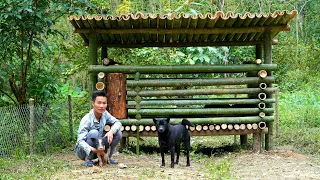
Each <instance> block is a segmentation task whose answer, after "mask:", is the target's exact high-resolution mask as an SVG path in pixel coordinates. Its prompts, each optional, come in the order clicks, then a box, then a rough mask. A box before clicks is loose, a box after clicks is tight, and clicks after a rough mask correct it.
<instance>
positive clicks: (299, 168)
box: [52, 147, 320, 180]
mask: <svg viewBox="0 0 320 180" xmlns="http://www.w3.org/2000/svg"><path fill="white" fill-rule="evenodd" d="M226 156H228V157H230V159H231V161H230V169H231V173H232V176H233V177H234V179H246V180H257V179H259V180H277V179H279V180H280V179H281V180H283V179H288V180H289V179H290V180H292V179H301V180H309V179H320V163H319V159H316V158H313V157H310V156H306V155H302V154H298V153H295V152H294V151H293V149H292V148H291V147H280V148H278V149H277V150H273V151H268V152H263V153H253V152H251V151H245V152H241V153H227V154H225V155H224V156H223V157H211V158H206V161H212V163H213V164H214V163H216V162H219V161H221V160H223V159H225V157H226ZM169 158H170V157H169V155H168V154H167V155H166V165H167V166H166V167H165V168H160V167H159V166H160V162H161V158H160V155H159V154H150V155H129V154H126V153H119V154H118V155H116V156H115V157H114V159H115V160H116V161H117V162H119V163H122V164H125V165H126V166H127V167H126V168H120V167H119V166H118V165H107V166H104V167H102V168H100V167H97V166H94V167H84V166H83V161H82V160H79V159H78V158H77V157H76V156H75V155H74V154H73V153H67V154H58V155H56V157H55V159H59V160H63V161H65V162H66V163H67V164H68V165H69V166H68V168H66V169H65V170H63V171H61V172H59V173H57V174H55V176H54V177H52V179H79V180H80V179H212V178H210V177H211V176H210V173H214V172H210V171H208V169H207V167H206V165H205V164H206V163H199V161H195V160H193V158H192V157H191V167H185V156H182V157H181V160H180V161H181V162H180V163H179V165H177V166H176V167H175V168H174V169H172V168H170V166H169V162H170V159H169Z"/></svg>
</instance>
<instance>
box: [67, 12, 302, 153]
mask: <svg viewBox="0 0 320 180" xmlns="http://www.w3.org/2000/svg"><path fill="white" fill-rule="evenodd" d="M296 15H297V11H291V12H288V11H276V12H274V13H269V14H251V13H245V14H234V13H232V12H228V13H226V14H224V13H223V12H217V13H215V14H206V15H201V14H198V15H196V16H194V15H192V14H190V15H186V14H184V13H181V14H170V15H161V14H143V13H137V14H124V15H121V16H71V17H70V18H69V21H70V23H71V24H72V25H73V26H74V28H75V33H78V34H79V35H80V36H81V37H82V39H83V41H84V43H85V45H88V46H89V48H88V49H89V63H90V64H89V66H88V72H89V73H90V82H89V83H90V84H89V87H91V88H90V92H89V93H90V94H91V92H92V91H93V90H95V89H104V90H106V91H107V92H108V110H109V112H110V113H111V114H112V115H114V116H115V117H116V118H118V119H121V122H122V125H123V127H122V129H121V130H122V132H123V136H124V137H130V136H134V137H136V138H137V153H139V138H140V136H156V129H155V126H154V124H153V121H152V118H154V117H168V116H169V117H170V118H171V119H172V121H171V122H172V123H173V124H179V123H180V122H181V119H182V118H187V119H189V120H190V121H191V122H192V123H193V124H195V125H196V127H187V128H188V129H189V131H190V134H191V135H193V136H219V135H240V142H241V143H247V135H249V134H252V135H253V149H254V150H255V151H259V150H261V148H264V149H266V150H270V149H272V145H273V142H272V140H273V138H272V137H273V122H274V121H275V116H274V115H273V114H274V112H275V108H274V104H275V103H276V102H277V101H276V99H275V98H274V95H273V94H274V93H275V92H277V88H274V87H273V86H272V84H273V83H274V81H275V78H274V77H273V75H272V73H273V71H275V70H277V65H276V64H272V45H274V44H277V43H278V41H277V40H276V39H275V37H276V36H277V34H279V33H280V32H281V31H289V30H290V25H289V23H290V21H291V20H292V19H293V18H294V17H295V16H296ZM190 46H194V47H204V46H254V47H255V51H256V58H255V59H252V60H251V61H250V63H249V64H235V65H210V66H208V65H175V66H172V65H171V66H170V65H166V66H139V65H136V66H128V65H122V64H119V63H116V62H112V61H110V60H109V58H108V53H107V52H108V51H107V50H108V48H111V47H112V48H142V47H190ZM99 48H101V60H102V61H98V59H100V58H98V50H99ZM98 62H100V63H98ZM221 73H230V74H241V75H242V76H240V77H237V76H231V77H222V76H214V77H215V78H212V76H210V75H212V74H214V75H217V74H221ZM208 77H209V78H208ZM210 77H211V78H210ZM216 77H218V78H216ZM109 129H110V126H109V125H108V126H106V127H105V131H108V130H109ZM262 142H264V144H263V143H262Z"/></svg>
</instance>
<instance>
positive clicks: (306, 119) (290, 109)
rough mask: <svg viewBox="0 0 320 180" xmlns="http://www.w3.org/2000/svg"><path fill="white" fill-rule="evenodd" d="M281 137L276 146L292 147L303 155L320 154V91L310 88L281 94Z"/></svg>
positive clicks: (277, 139) (276, 140)
mask: <svg viewBox="0 0 320 180" xmlns="http://www.w3.org/2000/svg"><path fill="white" fill-rule="evenodd" d="M279 125H280V136H279V137H278V138H276V139H275V142H276V145H278V146H281V145H292V146H294V147H295V148H297V149H298V150H299V151H300V152H301V153H306V154H312V155H318V156H319V152H320V91H319V89H314V88H311V87H310V86H309V88H308V87H306V89H305V90H303V91H299V92H293V93H289V92H287V93H280V99H279Z"/></svg>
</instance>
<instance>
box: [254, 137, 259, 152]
mask: <svg viewBox="0 0 320 180" xmlns="http://www.w3.org/2000/svg"><path fill="white" fill-rule="evenodd" d="M259 151H260V133H253V152H259Z"/></svg>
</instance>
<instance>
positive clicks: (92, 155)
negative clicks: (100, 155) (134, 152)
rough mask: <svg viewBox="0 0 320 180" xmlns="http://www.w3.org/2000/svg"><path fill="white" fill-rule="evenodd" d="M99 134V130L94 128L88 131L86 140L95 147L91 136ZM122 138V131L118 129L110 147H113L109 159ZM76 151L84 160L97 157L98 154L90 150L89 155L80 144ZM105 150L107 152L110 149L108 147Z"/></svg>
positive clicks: (95, 136)
mask: <svg viewBox="0 0 320 180" xmlns="http://www.w3.org/2000/svg"><path fill="white" fill-rule="evenodd" d="M98 136H99V132H98V130H96V129H92V130H90V131H89V132H88V134H87V138H86V142H87V143H88V144H89V145H90V146H92V147H93V143H92V141H91V138H98ZM121 138H122V132H121V131H120V130H119V131H117V132H116V133H115V134H114V135H113V140H112V143H111V145H110V148H111V149H110V153H109V157H108V158H109V159H111V157H112V154H113V153H114V149H115V147H116V146H117V145H118V143H119V142H120V140H121ZM75 151H76V154H77V156H78V157H79V158H80V159H82V160H85V159H86V158H88V159H90V160H92V159H96V158H97V154H96V153H93V152H90V154H89V156H88V157H87V155H86V152H85V151H84V150H83V149H82V148H81V147H79V146H78V147H77V148H76V149H75ZM104 151H105V152H107V151H108V149H107V148H106V149H105V150H104Z"/></svg>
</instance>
